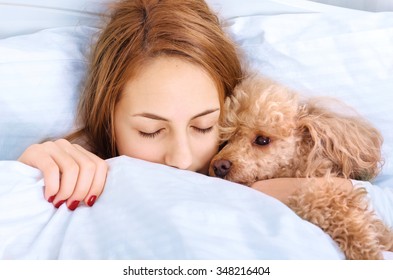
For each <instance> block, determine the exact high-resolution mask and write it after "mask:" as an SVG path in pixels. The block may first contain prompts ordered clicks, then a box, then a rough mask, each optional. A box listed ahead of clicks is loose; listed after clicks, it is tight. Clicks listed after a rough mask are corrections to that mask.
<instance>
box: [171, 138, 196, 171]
mask: <svg viewBox="0 0 393 280" xmlns="http://www.w3.org/2000/svg"><path fill="white" fill-rule="evenodd" d="M170 146H171V148H170V149H169V150H168V151H167V153H166V156H165V164H166V165H169V166H172V167H175V168H178V169H184V170H187V169H189V168H190V167H191V165H192V161H193V154H192V150H191V147H190V143H189V142H188V141H187V139H186V137H183V139H177V141H173V142H172V145H170Z"/></svg>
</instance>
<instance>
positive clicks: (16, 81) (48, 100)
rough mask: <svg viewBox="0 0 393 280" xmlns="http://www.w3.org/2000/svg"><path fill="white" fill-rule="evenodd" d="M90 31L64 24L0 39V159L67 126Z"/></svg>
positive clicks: (71, 121)
mask: <svg viewBox="0 0 393 280" xmlns="http://www.w3.org/2000/svg"><path fill="white" fill-rule="evenodd" d="M94 32H96V29H94V28H90V27H64V28H56V29H48V30H43V31H40V32H37V33H34V34H29V35H23V36H16V37H10V38H7V39H4V40H0V108H1V109H0V160H10V159H16V158H18V157H19V155H20V154H21V153H22V152H23V151H24V150H25V149H26V148H27V147H28V146H30V145H31V144H33V143H38V142H41V141H43V140H44V139H46V138H59V137H62V136H64V135H65V134H67V133H68V132H70V131H71V129H72V127H73V124H74V115H75V109H76V107H77V100H78V97H79V92H80V87H81V81H82V79H83V77H84V73H85V69H86V59H85V53H86V51H87V48H88V47H89V45H90V38H91V35H92V34H94Z"/></svg>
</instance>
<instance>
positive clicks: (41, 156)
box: [18, 144, 60, 202]
mask: <svg viewBox="0 0 393 280" xmlns="http://www.w3.org/2000/svg"><path fill="white" fill-rule="evenodd" d="M18 161H20V162H23V163H24V164H27V165H30V166H32V167H34V168H37V169H39V170H41V172H42V174H43V177H44V184H45V188H44V197H45V199H46V200H48V201H49V202H52V201H53V199H54V196H55V195H56V193H57V192H58V191H59V188H60V170H59V167H58V165H57V163H56V162H55V161H54V160H53V158H52V157H51V156H50V154H48V153H47V151H45V148H44V146H43V144H35V145H31V146H30V147H28V148H27V149H26V150H25V152H24V153H23V154H22V155H21V156H20V157H19V158H18Z"/></svg>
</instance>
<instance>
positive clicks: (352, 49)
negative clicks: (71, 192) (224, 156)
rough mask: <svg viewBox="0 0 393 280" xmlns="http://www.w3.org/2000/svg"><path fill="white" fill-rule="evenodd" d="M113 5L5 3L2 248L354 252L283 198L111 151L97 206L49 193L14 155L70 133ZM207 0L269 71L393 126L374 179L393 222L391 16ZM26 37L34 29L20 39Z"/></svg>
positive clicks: (1, 9)
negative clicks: (102, 17)
mask: <svg viewBox="0 0 393 280" xmlns="http://www.w3.org/2000/svg"><path fill="white" fill-rule="evenodd" d="M106 1H107V0H102V1H100V0H94V1H93V0H92V1H90V0H86V1H78V0H72V1H65V2H63V1H56V3H55V2H54V1H46V0H35V1H27V0H26V1H25V0H16V1H14V2H12V4H10V1H8V2H7V3H8V4H5V2H0V38H5V37H9V38H6V39H2V40H0V256H1V257H0V258H5V259H14V258H22V259H23V258H26V259H32V258H49V259H53V258H76V259H85V258H87V259H90V258H92V259H101V258H103V259H110V258H114V259H116V258H138V259H150V258H152V259H194V258H201V259H230V258H232V259H246V258H251V259H254V258H268V259H337V258H342V254H341V252H339V251H338V250H337V247H336V245H335V244H334V243H333V242H332V241H331V239H330V238H329V237H327V236H326V235H325V234H324V233H322V232H321V231H320V230H319V229H318V228H316V227H315V226H312V225H311V224H309V223H307V222H304V221H301V220H300V219H299V218H298V217H297V216H295V215H294V214H293V213H292V212H291V211H290V210H289V209H287V208H286V207H285V206H284V205H282V204H281V203H279V202H278V201H276V200H274V199H272V198H269V197H266V196H265V195H263V194H261V193H258V192H256V191H253V190H250V189H247V188H244V187H242V186H239V185H235V184H231V183H229V182H224V181H222V180H218V179H213V178H207V177H205V176H202V175H198V174H194V173H190V172H184V171H179V170H174V169H172V168H169V167H164V166H159V165H155V164H151V163H146V162H143V161H138V160H131V159H128V158H124V157H122V158H117V159H113V160H110V161H109V162H110V165H111V170H110V172H109V175H108V176H109V177H108V182H107V185H106V189H105V192H104V194H103V195H102V197H101V198H100V199H99V200H98V201H97V203H96V205H95V206H94V207H93V208H88V207H85V206H82V207H80V208H78V209H77V210H76V211H75V212H71V211H69V210H68V209H67V208H66V207H65V206H62V207H61V208H60V209H59V210H55V209H54V208H53V206H52V205H51V204H49V203H47V202H45V201H44V199H43V194H42V186H43V182H42V178H41V174H40V172H38V171H37V170H35V169H32V168H30V167H27V166H24V165H22V164H20V163H17V162H15V161H4V160H14V159H16V158H17V157H18V156H19V155H20V153H21V152H22V151H23V150H24V149H25V148H26V147H27V146H28V145H30V144H32V143H37V142H40V141H42V140H44V139H45V138H48V137H54V138H56V137H60V136H61V135H63V134H66V133H67V132H69V131H70V130H71V129H72V127H73V118H74V113H75V108H76V100H77V98H78V95H79V91H80V85H81V81H83V78H84V77H83V75H84V71H85V52H86V51H87V49H88V47H89V46H90V41H91V38H92V37H93V34H94V33H95V32H96V31H97V30H96V29H95V28H94V26H96V25H97V22H98V21H97V20H98V16H97V13H99V12H100V11H102V7H103V6H102V5H103V3H105V2H106ZM27 2H28V3H27ZM32 2H34V5H33V4H32ZM95 2H96V3H97V5H95ZM208 2H209V3H210V4H211V5H212V6H213V7H214V8H215V9H216V10H217V11H218V12H219V14H220V15H222V16H223V17H224V18H225V19H227V21H226V25H227V31H228V32H229V33H230V34H231V36H233V38H235V40H236V41H237V42H238V43H239V45H240V46H241V48H242V49H243V50H244V51H245V54H246V56H247V58H248V59H249V61H250V64H251V65H253V66H254V67H255V68H257V69H258V70H259V71H261V72H262V73H264V74H266V75H269V76H271V77H273V78H275V79H277V80H279V81H281V82H282V83H284V84H287V85H289V86H292V87H294V88H296V89H298V90H299V91H301V92H303V93H304V94H306V95H329V96H335V97H338V98H339V99H341V100H344V101H346V102H347V103H349V104H350V105H352V106H354V107H355V108H356V109H357V110H358V111H359V112H360V113H361V114H363V115H364V116H366V118H368V119H369V120H370V121H372V122H373V123H374V124H375V125H376V126H377V127H378V128H379V129H380V130H381V131H382V134H383V136H384V138H385V143H384V146H383V153H384V157H385V160H386V164H385V166H384V169H383V173H382V174H381V175H380V176H379V177H378V178H377V180H376V182H375V185H374V186H372V185H368V186H367V189H368V190H369V193H370V197H371V201H372V202H373V207H375V205H376V207H375V208H378V209H380V210H378V211H379V212H378V213H380V215H381V216H382V217H384V218H385V219H391V213H393V209H392V207H393V205H392V204H391V203H389V202H386V203H384V202H383V201H384V198H383V197H384V196H385V194H384V192H385V190H387V188H392V186H393V147H392V143H393V131H392V128H391V125H392V123H393V113H392V111H391V110H390V106H391V104H392V101H393V95H392V94H391V93H392V92H393V82H392V80H393V79H392V78H391V77H393V48H392V46H393V17H392V13H378V14H374V13H367V12H360V11H352V10H348V9H341V8H336V7H331V6H326V5H319V4H316V3H312V2H310V1H302V0H271V1H259V0H246V1H238V0H226V1H220V0H209V1H208ZM29 5H30V6H29ZM21 11H23V12H22V13H20V12H21ZM59 15H61V16H59ZM37 19H41V21H36V20H37ZM32 22H34V23H35V24H31V23H32ZM66 25H69V26H68V27H61V26H66ZM53 27H55V28H53ZM45 28H52V29H47V30H43V31H40V32H38V33H33V34H26V33H29V32H31V31H36V30H41V29H45ZM17 34H26V35H24V36H14V37H10V36H12V35H17ZM365 148H367V147H365ZM1 160H3V161H1ZM378 186H380V187H381V189H379V187H378ZM380 204H381V205H380ZM382 205H383V206H382ZM385 256H387V257H389V254H387V255H385Z"/></svg>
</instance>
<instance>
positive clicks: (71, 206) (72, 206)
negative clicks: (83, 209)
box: [68, 200, 79, 211]
mask: <svg viewBox="0 0 393 280" xmlns="http://www.w3.org/2000/svg"><path fill="white" fill-rule="evenodd" d="M78 205H79V200H74V201H73V202H72V203H71V204H70V206H68V209H70V210H71V211H74V210H75V209H76V207H78Z"/></svg>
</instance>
